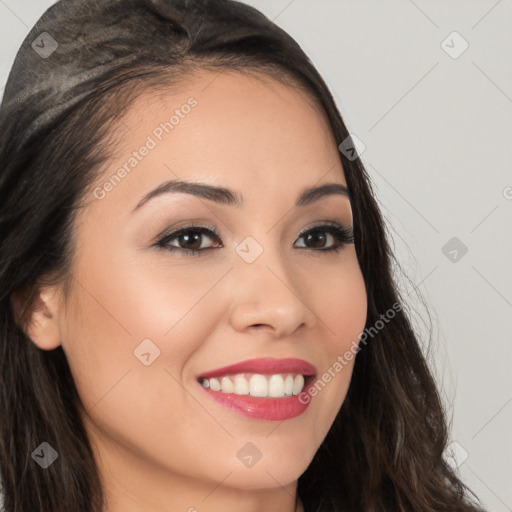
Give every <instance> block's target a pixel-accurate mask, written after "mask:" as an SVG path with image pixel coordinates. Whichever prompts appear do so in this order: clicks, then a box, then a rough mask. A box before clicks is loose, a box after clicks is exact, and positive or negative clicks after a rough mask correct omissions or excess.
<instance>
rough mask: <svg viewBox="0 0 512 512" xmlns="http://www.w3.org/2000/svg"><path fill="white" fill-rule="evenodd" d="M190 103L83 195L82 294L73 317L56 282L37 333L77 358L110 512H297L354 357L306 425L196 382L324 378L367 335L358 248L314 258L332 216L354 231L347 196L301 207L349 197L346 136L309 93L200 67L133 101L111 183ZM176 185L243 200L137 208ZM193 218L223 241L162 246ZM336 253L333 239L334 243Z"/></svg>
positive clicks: (44, 294) (163, 201) (41, 304)
mask: <svg viewBox="0 0 512 512" xmlns="http://www.w3.org/2000/svg"><path fill="white" fill-rule="evenodd" d="M213 78H215V79H214V80H213ZM212 80H213V81H212ZM206 86H207V87H206ZM205 87H206V88H205ZM203 89H204V90H203ZM191 96H194V97H195V98H196V99H197V101H198V104H197V106H196V107H195V108H194V109H192V110H191V111H190V113H189V114H188V115H187V116H185V117H184V118H183V119H180V122H179V125H177V126H175V128H174V129H173V131H172V132H170V133H169V134H164V137H163V140H162V141H161V142H159V143H158V145H157V147H156V148H154V149H152V150H151V151H150V152H149V154H148V155H147V156H145V157H144V158H143V159H142V160H141V161H140V162H139V163H138V165H137V166H136V167H135V168H134V169H133V170H132V171H131V172H130V173H129V174H128V175H126V176H125V177H124V178H123V179H122V180H121V181H120V183H118V184H117V185H116V186H115V187H114V188H113V189H112V190H111V191H109V192H108V194H106V195H105V197H104V198H103V199H96V198H95V197H93V195H92V193H90V194H89V195H88V196H87V200H88V204H87V206H86V207H85V208H84V209H83V210H81V212H80V214H79V216H78V218H77V222H76V227H75V231H74V237H75V238H74V241H75V243H76V244H77V248H78V250H77V253H76V257H75V260H74V262H73V268H72V274H73V284H74V286H73V290H72V296H71V297H70V299H69V300H68V301H67V302H65V303H64V304H62V305H61V304H60V302H59V300H58V299H59V297H60V293H61V290H60V288H59V286H53V287H45V288H42V289H41V292H40V295H39V300H38V307H37V308H35V309H34V313H33V316H32V323H31V327H30V331H29V335H30V337H31V339H32V340H33V342H34V343H35V344H36V345H37V346H39V347H40V348H41V349H43V350H51V349H53V348H55V347H57V346H59V345H62V347H63V349H64V351H65V353H66V356H67V358H68V361H69V364H70V367H71V371H72V374H73V377H74V379H75V382H76V385H77V389H78V391H79V394H80V397H81V399H82V401H83V404H84V407H85V410H86V411H87V412H86V413H85V414H84V417H83V419H84V422H85V425H86V429H87V432H88V433H89V436H90V438H91V440H92V444H93V449H94V451H95V455H96V457H97V460H98V464H99V467H100V471H101V474H102V478H103V479H104V482H105V488H106V491H107V496H108V500H109V508H108V510H110V511H111V512H121V511H122V512H141V511H147V512H149V511H151V512H157V511H158V512H164V511H169V510H182V511H189V512H192V511H194V510H197V511H200V512H203V511H205V512H206V511H208V512H217V511H223V512H231V511H233V512H234V511H237V512H240V511H245V512H257V511H267V512H268V511H271V512H272V511H276V512H277V511H280V512H283V511H284V512H291V511H296V510H298V511H301V510H303V509H302V505H301V503H300V500H298V502H297V503H296V486H297V480H298V478H299V477H300V475H301V474H302V473H303V472H304V471H305V469H306V468H307V466H308V465H309V463H310V462H311V460H312V458H313V456H314V454H315V452H316V451H317V449H318V447H319V446H320V444H321V443H322V441H323V439H324V438H325V436H326V434H327V432H328V430H329V428H330V427H331V425H332V422H333V421H334V418H335V416H336V414H337V412H338V411H339V409H340V407H341V405H342V403H343V400H344V398H345V396H346V392H347V389H348V386H349V383H350V377H351V374H352V367H353V363H354V360H352V361H350V362H349V364H348V365H347V366H345V367H344V369H343V371H340V372H339V373H337V374H336V376H335V377H334V378H333V379H332V380H331V382H329V383H328V384H327V385H326V386H325V388H323V389H322V390H321V392H319V393H318V395H317V396H315V397H314V398H312V400H311V403H310V405H309V407H308V409H307V410H306V411H305V413H303V414H302V415H300V416H298V417H295V418H292V419H288V420H285V421H281V422H277V421H267V420H256V419H251V418H247V417H244V416H241V415H239V414H236V413H234V412H232V411H230V410H228V409H226V408H224V407H222V406H221V405H219V404H217V403H216V402H214V401H213V400H212V399H210V398H209V397H208V396H207V394H206V393H205V392H204V390H203V389H202V388H201V386H200V385H199V384H198V383H197V381H196V376H197V375H198V374H199V373H201V372H204V371H207V370H212V369H215V368H218V367H221V366H226V365H229V364H233V363H236V362H238V361H242V360H245V359H251V358H255V357H275V358H284V357H296V358H301V359H305V360H306V361H309V362H310V363H312V364H314V365H315V366H316V368H317V370H318V375H321V374H322V373H324V372H325V371H327V369H328V368H329V367H331V366H332V365H333V363H334V362H335V361H336V359H337V357H338V356H339V355H342V354H344V353H345V351H346V350H348V349H349V347H350V345H351V343H352V342H353V341H354V340H358V336H359V335H360V333H361V332H362V331H363V329H364V325H365V319H366V308H367V297H366V293H365V286H364V281H363V277H362V274H361V271H360V268H359V265H358V261H357V256H356V251H355V247H354V245H353V244H347V245H344V247H343V248H342V249H341V251H340V252H322V251H323V246H322V244H321V243H320V244H319V245H318V246H314V245H313V249H310V250H309V251H308V250H307V248H305V239H304V237H302V238H300V237H299V234H300V233H301V232H302V231H303V230H304V229H306V228H310V227H314V226H318V225H320V224H322V221H326V220H328V221H332V222H335V223H337V224H339V225H341V226H345V227H350V226H351V225H352V209H351V205H350V201H349V199H348V198H347V197H344V196H342V195H330V196H326V197H323V198H322V199H320V200H319V201H318V202H316V203H313V204H312V205H310V206H306V207H294V204H295V200H296V198H297V197H298V195H299V194H300V193H301V192H302V190H303V189H304V188H306V187H311V186H318V185H321V184H323V183H328V182H329V183H339V184H344V185H346V181H345V177H344V172H343V168H342V165H341V162H340V158H339V154H338V149H337V142H336V141H335V140H334V138H333V135H332V133H331V132H330V129H329V127H328V125H327V123H326V121H325V119H324V118H323V116H321V115H320V114H319V112H318V110H317V109H316V108H315V107H314V106H313V104H312V102H311V100H309V99H307V98H306V97H305V95H304V94H303V93H300V92H298V90H297V89H293V88H291V87H288V86H285V85H282V84H280V83H278V82H276V81H273V80H270V79H265V80H257V79H255V78H253V77H248V76H243V75H241V74H239V73H236V72H224V73H222V74H218V75H213V74H211V73H208V72H204V71H198V72H195V73H194V74H193V75H191V76H190V77H188V79H187V80H186V82H184V83H182V84H181V85H180V87H179V88H178V89H173V90H172V91H163V90H160V91H158V92H155V91H153V92H146V93H144V94H142V95H141V96H139V97H138V98H137V101H136V102H135V103H134V104H133V105H132V106H131V107H130V109H129V110H128V111H127V113H126V116H125V118H124V124H120V125H119V127H118V129H117V132H116V133H117V134H118V135H120V141H121V143H120V144H119V146H117V147H116V150H115V152H114V154H113V157H112V158H111V159H110V160H109V162H108V165H107V166H106V167H105V169H104V172H103V175H102V177H101V180H99V182H98V183H100V185H101V184H102V183H105V181H106V180H108V179H109V177H110V176H112V174H113V173H114V172H115V171H116V170H117V169H118V168H119V167H120V166H122V165H123V163H124V162H126V160H127V159H128V158H129V157H130V156H131V153H132V152H133V151H134V150H137V149H138V148H139V147H140V146H141V145H142V144H144V142H145V141H146V139H147V136H148V135H150V134H151V133H152V131H153V130H154V129H155V127H156V126H157V125H158V124H159V123H160V122H162V121H164V120H166V119H168V117H169V113H172V111H173V110H174V109H176V108H180V106H182V105H183V104H185V103H186V102H187V99H188V98H190V97H191ZM164 164H165V165H164ZM178 177H179V178H181V179H185V180H191V181H198V182H203V183H208V184H211V185H217V186H223V187H227V188H229V189H232V190H234V191H236V192H237V193H239V194H242V195H243V198H244V202H245V206H244V208H234V207H231V206H227V205H220V204H216V203H214V202H212V201H208V200H206V199H200V198H198V197H194V196H191V195H186V194H169V195H162V196H159V197H155V198H153V199H152V200H150V201H149V202H148V203H146V204H145V205H144V206H143V207H141V208H140V210H137V211H136V212H134V213H131V210H132V209H133V208H134V207H135V205H136V204H137V203H138V202H139V201H140V199H141V198H142V197H143V196H144V195H145V194H146V193H147V192H149V191H150V190H152V189H154V188H155V187H156V186H158V185H160V184H161V183H163V182H165V181H167V180H169V179H174V178H178ZM191 221H194V224H195V225H199V226H201V225H211V226H214V227H215V228H216V229H217V230H218V231H219V233H220V241H218V240H217V239H215V237H213V238H210V237H209V235H203V237H202V245H201V247H216V248H214V249H211V250H209V251H204V252H203V253H201V254H200V255H199V256H189V255H186V254H185V253H184V252H183V253H179V252H171V251H169V250H167V249H165V248H156V247H152V244H153V243H155V241H156V240H157V237H158V236H159V235H162V234H164V232H165V231H166V230H170V228H172V229H173V230H174V229H175V228H176V229H177V228H179V227H182V226H184V225H188V224H190V223H191ZM324 232H325V231H324ZM247 236H252V237H253V238H254V239H255V240H256V241H257V242H258V243H259V245H260V246H261V247H262V248H263V253H262V254H261V255H260V256H259V257H258V258H257V259H256V260H255V261H254V262H253V263H251V264H248V263H247V262H246V261H244V259H242V258H241V257H240V256H239V255H238V254H237V252H236V251H235V248H236V246H237V244H239V243H240V242H242V241H243V240H244V239H245V238H246V237H247ZM336 243H337V242H336V240H335V239H334V237H333V236H330V235H327V239H326V242H325V247H329V246H333V245H336ZM171 245H173V246H174V247H185V249H183V251H186V250H187V249H186V247H189V246H190V245H189V246H187V245H186V244H185V245H183V242H182V245H181V246H180V245H179V240H178V239H176V238H175V239H174V240H173V241H172V243H171ZM219 245H221V247H219ZM310 247H311V246H310ZM314 247H319V248H317V249H316V252H315V249H314ZM147 338H149V339H151V340H152V342H153V343H154V344H155V345H156V346H157V347H158V348H159V350H160V355H159V357H157V358H156V359H155V360H154V362H152V363H151V364H150V365H149V366H145V365H144V364H142V363H141V362H140V361H139V359H137V357H135V356H134V350H135V349H136V348H137V347H138V345H139V344H140V343H141V342H142V340H144V339H147ZM248 442H251V443H253V444H254V445H255V446H256V447H257V448H258V450H259V451H260V452H261V459H260V460H259V461H258V462H257V463H256V464H255V465H254V466H252V467H251V468H247V467H245V466H244V465H243V464H242V463H241V462H240V460H239V459H238V458H237V456H236V454H237V452H238V450H240V449H241V448H242V447H244V445H246V443H248Z"/></svg>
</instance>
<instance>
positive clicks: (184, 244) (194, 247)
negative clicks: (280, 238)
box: [154, 222, 354, 256]
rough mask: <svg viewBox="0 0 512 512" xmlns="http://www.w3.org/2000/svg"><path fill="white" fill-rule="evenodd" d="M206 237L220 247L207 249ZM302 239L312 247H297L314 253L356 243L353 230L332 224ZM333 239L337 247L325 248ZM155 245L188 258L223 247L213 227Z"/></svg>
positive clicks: (185, 231) (186, 230)
mask: <svg viewBox="0 0 512 512" xmlns="http://www.w3.org/2000/svg"><path fill="white" fill-rule="evenodd" d="M204 237H207V238H210V239H212V240H217V241H218V242H220V245H215V246H210V247H205V246H204V245H203V243H202V242H203V241H204ZM302 238H303V239H304V242H305V243H306V244H311V245H312V247H311V246H310V245H303V246H295V247H299V248H304V249H306V250H308V251H313V252H331V251H336V252H337V251H339V250H341V249H342V248H343V247H344V246H345V245H347V244H352V243H354V235H353V231H352V228H346V227H342V226H340V225H338V224H334V223H330V222H329V223H326V224H322V225H320V226H315V227H313V228H309V229H307V230H306V231H303V232H302V233H301V234H300V235H299V239H302ZM331 239H332V240H334V241H335V242H336V243H335V245H333V246H330V247H327V248H323V247H324V246H325V244H326V243H327V244H328V243H329V241H330V240H331ZM173 241H176V244H171V242H173ZM154 245H155V246H157V247H159V248H162V249H165V250H168V251H172V252H181V253H183V254H184V255H186V256H197V255H199V254H200V253H202V252H205V251H208V250H211V249H215V248H221V247H223V246H222V243H221V240H220V234H219V233H218V232H217V230H216V229H215V228H214V227H213V226H184V227H182V228H179V229H177V230H176V231H172V232H171V233H167V234H165V235H163V236H162V237H161V238H160V239H159V240H158V241H157V242H156V243H155V244H154Z"/></svg>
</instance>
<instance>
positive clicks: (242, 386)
mask: <svg viewBox="0 0 512 512" xmlns="http://www.w3.org/2000/svg"><path fill="white" fill-rule="evenodd" d="M201 384H202V385H203V386H204V387H205V388H210V389H211V390H212V391H221V392H222V393H234V394H235V395H251V396H256V397H267V396H268V397H271V398H283V397H285V396H291V395H298V394H299V393H300V392H301V391H302V389H303V387H304V376H303V375H300V374H290V373H288V374H284V375H283V374H275V375H261V374H259V373H253V374H238V375H234V376H232V375H231V376H223V377H220V378H211V379H201Z"/></svg>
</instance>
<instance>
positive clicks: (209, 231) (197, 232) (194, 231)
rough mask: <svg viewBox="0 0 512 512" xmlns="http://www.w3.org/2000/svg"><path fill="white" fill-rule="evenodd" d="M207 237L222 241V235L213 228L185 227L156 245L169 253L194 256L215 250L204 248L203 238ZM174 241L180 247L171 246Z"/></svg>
mask: <svg viewBox="0 0 512 512" xmlns="http://www.w3.org/2000/svg"><path fill="white" fill-rule="evenodd" d="M205 235H212V236H209V238H216V239H217V240H220V235H219V233H218V232H217V230H216V229H215V228H214V227H213V226H184V227H182V228H180V229H177V230H176V231H173V232H171V233H169V234H166V235H164V236H163V237H162V238H161V239H160V240H158V242H157V243H156V244H155V245H157V246H158V247H161V248H165V249H167V250H169V251H178V252H183V253H185V254H187V253H188V254H187V256H188V255H191V256H194V255H197V254H199V253H201V252H204V251H206V250H208V249H213V247H206V248H205V247H203V246H202V243H201V242H202V238H203V237H204V236H205ZM173 240H177V241H178V247H175V246H173V245H171V244H170V242H171V241H173ZM220 247H222V246H220Z"/></svg>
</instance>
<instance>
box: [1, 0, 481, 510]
mask: <svg viewBox="0 0 512 512" xmlns="http://www.w3.org/2000/svg"><path fill="white" fill-rule="evenodd" d="M0 128H1V133H2V140H1V143H0V162H1V164H0V165H1V169H0V205H1V206H0V219H1V220H0V222H1V233H0V234H1V237H0V239H1V245H0V261H1V262H2V265H1V269H0V283H1V308H2V310H1V321H2V326H3V329H2V338H1V368H0V375H1V384H0V385H1V389H2V394H1V401H0V407H1V409H0V418H1V435H0V440H1V444H0V446H1V450H2V462H1V465H0V468H1V476H2V488H3V493H4V507H5V510H6V512H14V511H28V510H30V511H41V512H42V511H48V510H52V511H64V510H66V511H73V512H75V511H76V512H78V511H95V512H100V511H107V510H108V511H111V512H119V511H123V512H130V511H135V510H137V511H164V510H165V511H168V510H173V511H174V510H188V511H196V510H198V511H203V510H204V511H212V512H213V511H218V510H223V511H230V510H237V511H240V510H243V511H260V510H265V511H306V512H310V511H311V512H313V511H356V510H357V511H384V510H387V511H411V510H414V511H422V512H423V511H425V512H426V511H435V510H443V511H444V510H451V511H468V512H469V511H476V510H479V509H478V508H477V506H476V505H473V504H472V503H471V501H470V499H469V498H468V497H467V496H466V492H467V490H466V488H465V486H464V485H463V483H462V482H461V481H460V480H459V479H458V477H457V475H456V474H455V473H454V472H453V470H452V469H451V467H450V466H449V465H448V464H447V463H446V462H445V461H444V459H443V456H442V455H443V451H444V448H445V446H446V443H447V428H446V423H445V418H444V414H443V409H442V406H441V403H440V399H439V396H438V393H437V391H436V386H435V383H434V380H433V378H432V376H431V373H430V371H429V370H428V368H427V366H426V363H425V360H424V357H423V355H422V353H421V350H420V347H419V343H418V340H417V338H416V336H415V334H414V332H413V330H412V328H411V324H410V322H409V319H408V317H407V315H406V314H405V312H404V308H403V306H402V303H401V300H400V297H399V296H398V292H397V290H396V287H395V284H394V282H393V280H392V276H391V258H392V255H391V252H390V248H389V246H388V244H387V240H386V236H385V228H384V225H383V221H382V217H381V215H380V212H379V210H378V207H377V204H376V202H375V199H374V197H373V194H372V190H371V186H370V181H369V179H368V176H367V174H366V172H365V170H364V168H363V165H362V163H361V161H360V160H359V159H358V158H354V157H353V155H352V154H350V153H349V152H348V151H347V150H346V149H347V147H350V144H349V145H348V146H347V144H348V143H350V138H349V132H348V131H347V128H346V127H345V124H344V123H343V120H342V118H341V116H340V113H339V112H338V110H337V108H336V106H335V103H334V101H333V98H332V96H331V94H330V92H329V91H328V89H327V87H326V85H325V83H324V81H323V80H322V78H321V77H320V76H319V74H318V72H317V71H316V69H315V68H314V66H313V65H312V64H311V62H310V61H309V60H308V58H307V57H306V56H305V54H304V53H303V52H302V50H301V49H300V47H299V46H298V45H297V43H296V42H295V41H294V40H293V39H292V38H291V37H290V36H288V35H287V34H286V33H285V32H283V31H282V30H281V29H279V28H278V27H277V26H276V25H274V24H273V23H271V22H270V21H269V20H268V19H267V18H265V17H264V16H263V15H262V14H261V13H259V12H258V11H256V10H255V9H253V8H251V7H248V6H247V5H244V4H241V3H237V2H234V1H229V0H222V1H220V0H217V1H215V2H213V1H207V0H195V1H185V0H173V1H171V0H167V1H163V0H160V1H159V0H135V1H128V0H99V1H95V2H81V1H77V0H63V1H60V2H57V3H56V4H55V5H54V6H52V7H51V8H50V9H48V11H47V12H46V13H45V14H44V15H43V16H42V18H41V19H40V20H39V22H38V23H37V24H36V26H35V27H34V28H33V29H32V31H31V33H30V34H29V35H28V36H27V38H26V39H25V41H24V43H23V44H22V47H21V49H20V51H19V53H18V56H17V58H16V61H15V63H14V65H13V69H12V71H11V74H10V76H9V80H8V83H7V86H6V89H5V94H4V98H3V102H2V105H1V108H0ZM338 146H340V147H341V148H343V149H344V151H340V150H338ZM347 155H348V156H347Z"/></svg>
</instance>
